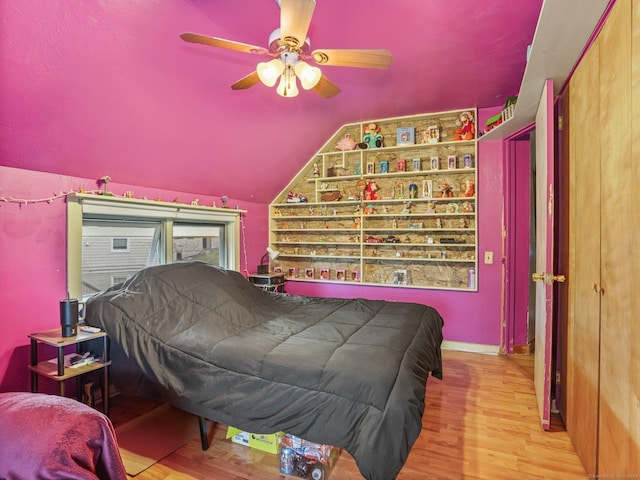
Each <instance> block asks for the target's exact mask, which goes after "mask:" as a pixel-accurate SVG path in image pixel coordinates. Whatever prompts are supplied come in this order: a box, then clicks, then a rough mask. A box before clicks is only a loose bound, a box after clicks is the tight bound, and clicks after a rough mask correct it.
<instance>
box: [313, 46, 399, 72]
mask: <svg viewBox="0 0 640 480" xmlns="http://www.w3.org/2000/svg"><path fill="white" fill-rule="evenodd" d="M311 56H312V57H313V59H314V60H315V61H316V63H319V64H320V65H329V66H333V67H359V68H388V67H389V65H391V62H392V61H393V55H391V52H390V51H389V50H385V49H379V50H368V49H360V50H358V49H336V50H314V51H313V52H311Z"/></svg>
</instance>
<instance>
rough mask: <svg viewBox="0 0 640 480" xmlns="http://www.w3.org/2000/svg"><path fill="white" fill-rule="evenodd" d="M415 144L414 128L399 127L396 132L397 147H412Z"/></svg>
mask: <svg viewBox="0 0 640 480" xmlns="http://www.w3.org/2000/svg"><path fill="white" fill-rule="evenodd" d="M414 143H416V129H415V128H414V127H400V128H398V131H397V144H398V145H413V144H414Z"/></svg>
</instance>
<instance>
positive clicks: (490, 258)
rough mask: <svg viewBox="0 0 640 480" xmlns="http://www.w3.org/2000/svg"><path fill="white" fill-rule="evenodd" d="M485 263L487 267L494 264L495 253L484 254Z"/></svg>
mask: <svg viewBox="0 0 640 480" xmlns="http://www.w3.org/2000/svg"><path fill="white" fill-rule="evenodd" d="M484 263H486V264H487V265H490V264H492V263H493V252H484Z"/></svg>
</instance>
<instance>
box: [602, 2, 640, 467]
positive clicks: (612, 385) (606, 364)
mask: <svg viewBox="0 0 640 480" xmlns="http://www.w3.org/2000/svg"><path fill="white" fill-rule="evenodd" d="M639 9H640V0H618V2H617V3H616V5H615V6H614V8H613V9H612V11H611V14H610V17H609V19H608V20H607V23H606V25H605V26H604V28H603V30H602V32H601V35H600V40H601V44H600V72H601V74H600V126H601V128H602V133H601V153H602V190H601V199H602V207H601V208H602V220H601V228H600V235H601V239H602V263H601V278H602V296H601V298H602V303H601V341H600V418H599V449H598V474H600V475H618V476H620V478H627V476H628V475H640V354H639V353H638V352H639V349H640V333H639V332H640V318H638V317H639V315H640V300H639V299H640V255H639V253H638V250H639V245H640V240H639V239H638V237H639V236H640V220H639V219H640V207H639V206H638V186H639V185H640V167H639V166H638V165H639V164H640V155H639V153H640V149H639V146H638V145H639V143H640V136H639V135H638V131H637V130H638V129H640V121H639V115H640V113H639V108H638V107H639V105H638V95H640V93H639V92H638V90H639V88H640V85H639V80H638V75H639V71H638V70H639V68H640V65H639V62H640V60H639V58H640V57H639V55H640V52H639V51H638V50H639V49H640V38H639V36H638V29H639V28H640V21H639V20H638V19H639V15H640V13H639V12H638V10H639ZM632 22H633V23H634V25H635V28H632ZM632 35H634V36H635V38H633V39H632ZM632 65H633V67H632ZM632 71H633V82H632ZM632 84H633V86H634V87H635V88H634V89H633V90H634V91H632Z"/></svg>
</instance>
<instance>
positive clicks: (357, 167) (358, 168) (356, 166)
mask: <svg viewBox="0 0 640 480" xmlns="http://www.w3.org/2000/svg"><path fill="white" fill-rule="evenodd" d="M353 174H354V175H362V165H361V164H360V162H356V163H354V165H353Z"/></svg>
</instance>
